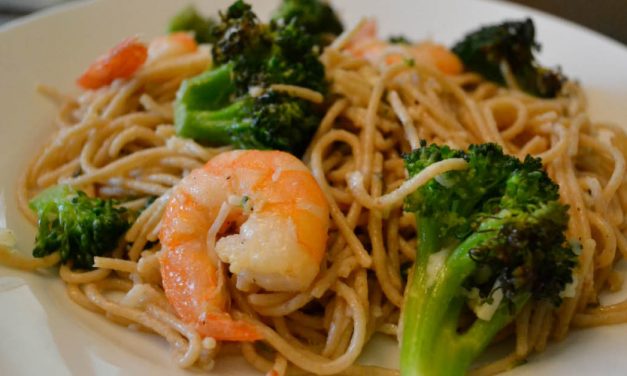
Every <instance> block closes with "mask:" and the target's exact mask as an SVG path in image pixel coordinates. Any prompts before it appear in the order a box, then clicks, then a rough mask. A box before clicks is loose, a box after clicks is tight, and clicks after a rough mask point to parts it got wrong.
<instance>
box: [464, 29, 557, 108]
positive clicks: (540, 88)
mask: <svg viewBox="0 0 627 376" xmlns="http://www.w3.org/2000/svg"><path fill="white" fill-rule="evenodd" d="M539 50H540V45H539V44H538V43H537V42H536V40H535V27H534V25H533V21H532V20H531V19H526V20H524V21H509V22H504V23H502V24H499V25H492V26H485V27H482V28H480V29H479V30H476V31H473V32H471V33H469V34H468V35H466V36H465V37H464V39H463V40H461V41H460V42H458V43H456V44H455V46H453V52H454V53H455V54H456V55H457V56H459V58H460V59H461V60H462V62H463V63H464V65H465V66H466V68H468V69H470V70H472V71H475V72H477V73H480V74H481V75H482V76H484V77H485V78H486V79H488V80H490V81H494V82H496V83H498V84H501V85H504V84H505V78H504V77H503V74H502V72H501V63H502V62H506V63H507V64H508V66H509V68H510V70H511V72H512V74H513V76H514V78H515V79H516V82H517V83H518V85H519V86H520V88H521V89H522V90H524V91H526V92H528V93H529V94H532V95H535V96H538V97H543V98H553V97H555V96H556V95H557V94H559V92H560V90H561V88H562V85H563V83H564V81H565V77H564V76H563V75H562V74H561V72H560V71H559V70H555V69H549V68H544V67H542V66H540V65H539V64H538V63H537V62H536V59H535V56H534V52H536V51H539Z"/></svg>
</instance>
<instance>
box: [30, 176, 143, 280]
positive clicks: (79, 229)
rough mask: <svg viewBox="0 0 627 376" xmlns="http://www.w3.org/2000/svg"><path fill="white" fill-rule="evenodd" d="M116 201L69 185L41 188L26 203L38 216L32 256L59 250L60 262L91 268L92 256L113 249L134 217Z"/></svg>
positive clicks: (40, 255) (42, 255)
mask: <svg viewBox="0 0 627 376" xmlns="http://www.w3.org/2000/svg"><path fill="white" fill-rule="evenodd" d="M115 204H116V202H115V201H113V200H103V199H100V198H92V197H88V196H87V195H86V194H85V193H84V192H81V191H76V190H74V189H73V188H72V187H70V186H68V185H58V186H54V187H52V188H48V189H46V190H44V191H42V192H41V193H40V194H38V195H37V196H36V197H35V198H33V199H32V200H31V201H30V203H29V207H30V208H31V209H32V210H33V211H35V212H36V213H37V218H38V219H39V220H38V232H37V238H36V241H35V248H34V249H33V256H34V257H44V256H46V255H49V254H51V253H53V252H56V251H60V253H61V261H62V262H68V261H70V262H72V266H73V267H76V268H85V269H91V268H92V267H93V264H94V256H101V255H103V254H105V253H106V252H109V251H111V250H113V249H114V248H115V247H116V246H117V244H118V241H119V239H120V237H121V236H122V235H124V233H125V232H126V230H127V229H128V228H129V227H130V225H131V223H132V222H133V220H134V216H133V213H131V212H129V211H128V210H126V209H125V208H121V207H116V206H115Z"/></svg>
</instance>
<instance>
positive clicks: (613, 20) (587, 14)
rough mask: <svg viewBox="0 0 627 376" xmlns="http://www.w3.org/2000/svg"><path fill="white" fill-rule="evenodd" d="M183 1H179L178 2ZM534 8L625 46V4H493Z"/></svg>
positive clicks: (48, 1) (526, 0)
mask: <svg viewBox="0 0 627 376" xmlns="http://www.w3.org/2000/svg"><path fill="white" fill-rule="evenodd" d="M68 1H80V0H0V25H2V24H3V23H5V22H8V21H10V20H13V19H15V18H18V17H21V16H24V15H27V14H29V13H32V12H34V11H37V10H39V9H42V8H44V7H48V6H51V5H54V4H58V3H62V2H68ZM181 1H182V0H181ZM493 1H510V2H513V3H519V4H523V5H527V6H529V7H531V8H536V9H539V10H542V11H545V12H547V13H550V14H553V15H555V16H558V17H561V18H565V19H567V20H570V21H573V22H575V23H578V24H580V25H583V26H586V27H588V28H590V29H592V30H596V31H598V32H600V33H602V34H605V35H607V36H608V37H610V38H613V39H615V40H617V41H619V42H621V43H623V44H624V45H627V23H626V22H625V17H626V16H627V0H596V1H593V0H493Z"/></svg>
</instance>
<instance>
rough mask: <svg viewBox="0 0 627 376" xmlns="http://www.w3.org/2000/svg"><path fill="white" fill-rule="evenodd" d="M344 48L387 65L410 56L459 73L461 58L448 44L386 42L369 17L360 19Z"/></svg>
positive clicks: (448, 72) (438, 67)
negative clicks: (361, 22)
mask: <svg viewBox="0 0 627 376" xmlns="http://www.w3.org/2000/svg"><path fill="white" fill-rule="evenodd" d="M346 51H348V52H349V53H351V54H352V55H354V56H356V57H362V58H364V59H366V60H369V61H370V62H372V63H375V64H378V63H381V62H383V63H385V64H387V65H391V64H395V63H398V62H401V61H403V59H408V58H411V59H413V60H414V61H416V62H418V63H421V64H424V65H427V66H430V67H433V68H437V69H439V70H440V71H441V72H442V73H446V74H459V73H461V72H462V70H463V65H462V62H461V60H460V59H459V58H458V57H457V55H455V54H454V53H452V52H451V51H449V49H448V48H446V47H444V46H442V45H440V44H437V43H433V42H422V43H418V44H413V45H402V44H390V43H388V42H386V41H383V40H380V39H378V38H377V25H376V23H375V22H374V21H373V20H368V21H366V22H364V23H363V24H362V25H361V27H360V28H359V30H356V31H355V34H354V35H353V37H352V38H351V40H350V41H349V42H348V44H347V46H346Z"/></svg>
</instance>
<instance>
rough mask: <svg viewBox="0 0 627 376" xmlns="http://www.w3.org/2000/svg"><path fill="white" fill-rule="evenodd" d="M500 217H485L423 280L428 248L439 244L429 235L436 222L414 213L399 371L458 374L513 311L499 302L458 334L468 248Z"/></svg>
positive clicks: (470, 263)
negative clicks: (415, 241) (413, 253)
mask: <svg viewBox="0 0 627 376" xmlns="http://www.w3.org/2000/svg"><path fill="white" fill-rule="evenodd" d="M502 223H503V220H502V219H500V218H496V219H490V220H486V221H485V222H484V223H483V224H482V225H481V227H480V229H479V231H477V232H475V233H473V234H472V235H470V236H469V237H468V238H466V240H464V241H463V242H462V243H461V244H459V245H458V246H457V247H456V248H455V249H454V250H453V252H452V253H451V255H450V256H449V257H448V258H447V260H446V263H445V264H444V266H443V267H442V269H441V270H439V271H438V272H437V276H436V277H435V281H434V282H433V284H432V286H428V285H427V276H426V274H427V272H426V271H427V264H428V259H429V256H430V255H431V254H433V253H434V251H438V250H439V249H438V246H439V245H438V244H435V243H437V241H435V242H434V241H433V239H438V236H437V231H438V226H437V222H436V221H434V220H433V219H431V218H424V217H423V218H419V219H418V224H419V232H420V240H421V243H420V247H419V256H418V257H417V261H416V266H415V269H414V275H413V278H412V280H411V281H410V282H409V284H408V287H407V291H406V301H405V308H404V312H403V340H402V346H401V372H402V374H403V375H405V376H409V375H422V376H429V375H464V374H465V373H466V370H467V369H468V367H469V366H470V364H471V363H472V361H473V360H474V359H475V358H476V357H477V356H478V355H479V354H480V353H481V352H482V351H483V350H484V349H485V347H486V346H487V345H488V344H489V343H490V341H491V340H492V338H493V337H494V335H496V333H497V332H498V331H499V330H501V329H502V328H503V327H504V326H505V325H506V324H507V323H509V322H510V321H511V320H512V318H513V317H514V314H515V312H512V311H510V307H509V306H508V305H506V304H503V305H501V306H500V307H499V308H498V309H497V311H496V312H495V313H494V315H493V317H492V319H491V320H490V321H483V320H480V319H477V320H476V322H475V323H474V324H473V325H472V326H471V327H470V329H468V330H467V331H466V332H465V333H463V334H458V322H459V313H460V311H461V309H462V307H463V304H464V301H465V299H464V298H463V297H462V296H461V295H460V294H461V293H462V288H463V283H464V281H465V279H466V278H468V276H470V274H471V273H472V272H473V271H474V270H475V268H476V263H475V261H474V260H472V258H471V257H470V250H471V249H473V248H475V247H477V246H479V245H481V244H482V243H484V242H486V241H487V240H489V239H491V238H493V237H495V236H496V235H497V231H495V230H496V229H498V228H499V227H500V226H501V225H502ZM434 248H435V249H434ZM528 298H529V295H528V294H523V295H521V296H520V297H517V298H516V303H515V306H516V309H515V311H518V310H519V308H520V307H522V305H524V303H525V302H526V301H527V300H528ZM519 301H520V302H519Z"/></svg>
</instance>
